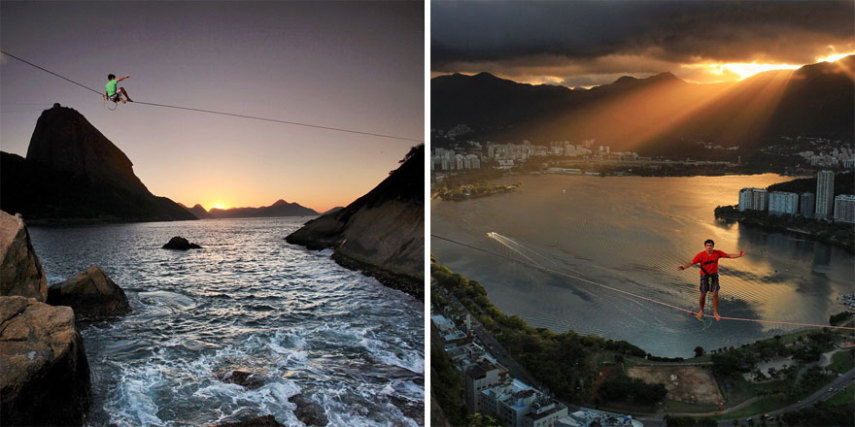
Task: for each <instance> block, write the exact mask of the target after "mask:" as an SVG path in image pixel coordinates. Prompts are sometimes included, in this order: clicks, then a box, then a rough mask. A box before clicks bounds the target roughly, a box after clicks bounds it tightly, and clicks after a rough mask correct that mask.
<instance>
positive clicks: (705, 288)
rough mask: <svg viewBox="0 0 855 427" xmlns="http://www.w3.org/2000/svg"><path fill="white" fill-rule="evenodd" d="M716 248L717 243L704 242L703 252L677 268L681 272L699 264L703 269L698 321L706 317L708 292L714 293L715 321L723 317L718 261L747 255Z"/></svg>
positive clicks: (743, 252) (709, 240)
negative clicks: (721, 313)
mask: <svg viewBox="0 0 855 427" xmlns="http://www.w3.org/2000/svg"><path fill="white" fill-rule="evenodd" d="M714 246H715V242H713V241H712V239H707V240H706V241H705V242H704V248H705V249H704V250H703V251H701V252H700V253H698V254H697V255H695V257H694V258H692V260H691V261H689V262H687V263H685V264H683V265H680V266H678V267H677V270H681V271H682V270H685V269H687V268H689V267H690V266H691V265H693V264H698V265H699V266H700V267H701V286H700V290H701V299H700V301H699V302H700V306H701V309H700V310H698V313H697V314H696V315H695V316H697V318H698V320H700V319H701V318H702V317H704V303H705V302H706V297H707V292H712V295H713V316H714V317H715V320H721V316H719V315H718V290H719V286H718V260H719V259H721V258H739V257H741V256H744V255H745V251H739V254H738V255H735V254H730V255H728V254H726V253H724V252H723V251H720V250H717V249H713V247H714Z"/></svg>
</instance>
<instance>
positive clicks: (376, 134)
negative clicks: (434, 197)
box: [0, 50, 424, 143]
mask: <svg viewBox="0 0 855 427" xmlns="http://www.w3.org/2000/svg"><path fill="white" fill-rule="evenodd" d="M0 53H2V54H3V55H6V56H8V57H10V58H14V59H17V60H18V61H21V62H23V63H25V64H27V65H30V66H32V67H35V68H38V69H39V70H42V71H44V72H46V73H49V74H52V75H54V76H56V77H59V78H61V79H63V80H66V81H68V82H70V83H73V84H75V85H77V86H80V87H82V88H84V89H86V90H89V91H92V92H95V93H97V94H98V95H100V96H103V95H104V94H103V93H101V92H99V91H97V90H95V89H92V88H91V87H88V86H85V85H83V84H81V83H78V82H76V81H74V80H72V79H69V78H68V77H65V76H63V75H60V74H57V73H55V72H53V71H50V70H48V69H47V68H44V67H40V66H38V65H36V64H33V63H32V62H30V61H27V60H26V59H23V58H19V57H17V56H15V55H12V54H11V53H9V52H6V51H5V50H0ZM133 103H134V104H142V105H149V106H152V107H163V108H174V109H178V110H186V111H196V112H200V113H208V114H218V115H221V116H229V117H237V118H241V119H251V120H262V121H266V122H274V123H283V124H287V125H294V126H303V127H309V128H315V129H324V130H331V131H336V132H347V133H353V134H358V135H367V136H376V137H378V138H388V139H397V140H401V141H411V142H419V143H421V142H424V141H423V140H421V139H418V138H408V137H404V136H395V135H386V134H381V133H373V132H364V131H358V130H353V129H345V128H337V127H332V126H321V125H315V124H311V123H303V122H294V121H290V120H279V119H271V118H268V117H258V116H250V115H246V114H236V113H229V112H225V111H214V110H204V109H201V108H192V107H181V106H177V105H166V104H155V103H153V102H142V101H133Z"/></svg>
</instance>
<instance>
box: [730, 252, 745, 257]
mask: <svg viewBox="0 0 855 427" xmlns="http://www.w3.org/2000/svg"><path fill="white" fill-rule="evenodd" d="M741 256H745V251H739V253H738V254H728V255H727V257H728V258H739V257H741Z"/></svg>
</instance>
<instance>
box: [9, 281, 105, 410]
mask: <svg viewBox="0 0 855 427" xmlns="http://www.w3.org/2000/svg"><path fill="white" fill-rule="evenodd" d="M91 401H92V396H91V384H90V379H89V363H88V362H87V360H86V352H85V351H84V348H83V339H82V338H81V337H80V333H79V332H78V331H77V328H75V326H74V312H73V311H72V310H71V308H69V307H52V306H50V305H47V304H45V303H42V302H38V301H36V300H35V299H33V298H24V297H21V296H0V419H2V421H3V425H82V424H83V422H84V419H85V415H86V411H87V410H88V409H89V405H90V404H91Z"/></svg>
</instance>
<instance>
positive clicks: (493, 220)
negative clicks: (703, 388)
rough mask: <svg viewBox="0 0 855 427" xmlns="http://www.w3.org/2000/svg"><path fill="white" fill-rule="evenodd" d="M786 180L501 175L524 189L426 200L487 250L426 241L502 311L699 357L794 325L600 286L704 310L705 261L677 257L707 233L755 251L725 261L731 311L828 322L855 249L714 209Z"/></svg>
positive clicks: (659, 351) (445, 222) (728, 247)
mask: <svg viewBox="0 0 855 427" xmlns="http://www.w3.org/2000/svg"><path fill="white" fill-rule="evenodd" d="M786 180H789V178H787V177H783V176H778V175H772V174H766V175H752V176H721V177H680V178H645V177H607V178H600V177H591V176H568V175H540V176H515V177H508V178H504V179H503V180H502V181H501V182H505V183H514V182H522V184H523V185H522V188H521V190H519V191H517V192H515V193H508V194H501V195H495V196H490V197H484V198H479V199H473V200H468V201H463V202H444V201H441V200H433V201H432V203H431V228H432V229H431V233H432V234H435V235H438V236H441V237H444V238H450V239H452V240H454V241H457V242H461V243H464V244H466V245H471V246H474V247H477V248H480V249H483V250H486V251H489V253H485V252H481V251H479V250H473V249H471V248H467V247H465V246H461V245H458V244H455V243H450V242H447V241H443V240H439V239H433V240H432V245H431V252H432V253H433V254H434V255H435V256H436V257H437V259H438V260H439V262H441V263H443V264H445V265H447V266H449V268H451V269H452V270H454V271H456V272H458V273H460V274H463V275H466V276H468V277H469V278H470V279H473V280H478V281H479V282H480V283H481V284H483V285H484V287H485V288H486V290H487V292H488V296H489V298H490V300H491V301H492V302H493V304H495V305H496V306H497V307H499V308H500V309H501V310H502V311H504V312H505V313H506V314H508V315H511V314H516V315H519V316H520V317H522V318H523V319H525V320H526V321H528V322H529V323H530V324H532V325H534V326H537V327H546V328H549V329H551V330H554V331H557V332H563V331H566V330H574V331H576V332H579V333H583V334H597V335H600V336H603V337H607V338H610V339H617V340H627V341H629V342H630V343H632V344H635V345H637V346H639V347H641V348H642V349H644V350H645V351H647V352H649V353H652V354H654V355H659V356H670V357H690V356H692V355H693V354H694V351H693V350H694V348H695V347H696V346H701V347H703V348H704V349H706V350H707V351H710V350H713V349H716V348H722V347H730V346H739V345H742V344H745V343H748V342H752V341H755V340H757V339H760V338H766V337H771V336H774V335H776V334H780V333H786V332H790V331H794V330H796V329H799V327H796V326H791V325H784V324H776V323H757V322H753V321H750V322H740V321H730V320H722V321H721V322H715V321H714V320H712V316H711V314H712V301H707V304H706V312H707V315H708V317H706V319H704V321H703V322H702V321H698V320H697V319H695V318H694V317H692V316H691V315H689V314H688V313H685V312H682V311H680V310H675V309H672V308H668V307H665V306H661V305H658V304H655V303H651V302H649V301H647V300H644V299H641V298H636V297H634V296H630V295H627V294H624V293H620V292H616V291H613V290H610V289H608V288H606V287H605V286H608V287H612V288H615V289H620V290H623V291H627V292H632V293H634V294H636V295H639V296H643V297H645V298H650V299H655V300H657V301H661V302H664V303H667V304H670V305H673V306H676V307H679V308H682V309H686V310H695V311H696V310H697V309H698V299H699V298H698V296H699V291H698V282H699V271H698V269H697V268H693V269H689V270H686V271H677V266H678V265H680V264H682V263H685V262H687V261H689V260H691V259H692V257H693V256H694V255H695V254H697V253H698V252H700V251H702V250H703V249H704V246H703V242H704V240H706V239H708V238H711V239H713V240H715V242H716V249H720V250H723V251H725V252H728V253H731V252H737V251H738V250H740V249H742V250H745V251H746V256H745V257H742V258H737V259H724V260H721V261H720V262H719V272H720V276H721V279H720V283H721V292H720V296H721V306H720V310H719V311H720V314H721V315H722V316H729V317H741V318H747V319H758V320H772V321H784V322H800V323H814V324H822V325H827V324H828V319H829V316H831V315H832V314H836V313H839V312H842V311H845V310H846V307H845V306H844V305H842V304H841V303H840V301H839V299H838V297H839V296H840V294H842V293H847V292H855V279H853V275H852V272H853V271H855V257H853V256H852V255H851V254H849V253H847V252H845V251H844V250H842V249H838V248H834V247H830V246H828V245H825V244H822V243H818V242H814V241H811V240H807V239H805V238H803V237H799V236H793V235H789V234H782V233H769V232H766V231H763V230H758V229H752V228H747V227H743V226H740V225H739V224H724V223H719V222H716V220H715V218H714V214H713V210H714V209H715V207H716V206H719V205H734V204H736V203H737V201H738V192H739V189H740V188H743V187H760V188H764V187H767V186H769V185H771V184H773V183H776V182H781V181H786ZM488 233H491V234H489V235H488ZM497 255H500V256H501V257H502V258H498V257H497ZM507 259H511V260H519V261H520V262H508V261H507ZM526 264H533V265H537V266H539V267H540V269H538V268H532V267H530V266H529V265H526ZM544 269H545V270H547V271H550V272H549V273H546V272H544ZM708 299H710V300H711V297H709V298H708Z"/></svg>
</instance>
